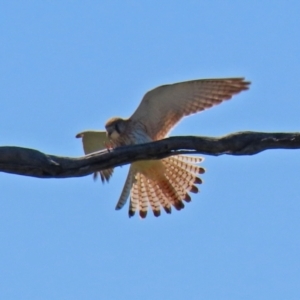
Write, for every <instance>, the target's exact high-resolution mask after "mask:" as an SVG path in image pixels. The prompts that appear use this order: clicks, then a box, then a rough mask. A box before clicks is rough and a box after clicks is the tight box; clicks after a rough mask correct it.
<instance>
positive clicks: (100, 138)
mask: <svg viewBox="0 0 300 300" xmlns="http://www.w3.org/2000/svg"><path fill="white" fill-rule="evenodd" d="M76 138H81V139H82V145H83V150H84V153H85V154H90V153H93V152H97V151H101V150H103V149H106V144H107V143H109V140H108V138H107V135H106V131H96V130H87V131H82V132H80V133H78V134H76ZM113 171H114V169H106V170H101V171H99V172H95V173H94V179H97V177H98V175H100V178H101V180H102V182H105V181H109V179H110V177H111V176H112V174H113Z"/></svg>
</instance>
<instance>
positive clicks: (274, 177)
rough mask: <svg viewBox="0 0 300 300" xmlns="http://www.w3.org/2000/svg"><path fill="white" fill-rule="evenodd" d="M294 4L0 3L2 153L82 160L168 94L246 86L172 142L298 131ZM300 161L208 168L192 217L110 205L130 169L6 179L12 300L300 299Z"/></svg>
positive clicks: (1, 280) (3, 234) (1, 290)
mask: <svg viewBox="0 0 300 300" xmlns="http://www.w3.org/2000/svg"><path fill="white" fill-rule="evenodd" d="M299 15H300V3H299V1H264V0H262V1H221V0H220V1H214V0H212V1H23V2H22V1H3V2H2V3H1V4H0V26H1V27H0V30H1V47H0V57H1V59H0V85H1V88H0V101H1V112H0V116H1V118H0V122H1V124H0V140H1V145H15V146H24V147H30V148H35V149H38V150H41V151H44V152H46V153H50V154H57V155H65V156H74V157H75V156H81V155H82V147H81V143H80V141H79V140H77V139H75V134H76V133H78V132H79V131H82V130H85V129H103V127H104V126H103V125H104V123H105V122H106V120H107V119H108V118H110V117H112V116H123V117H127V116H130V114H131V113H132V112H133V110H134V109H135V108H136V106H137V105H138V103H139V101H140V99H141V98H142V96H143V94H144V93H145V92H146V91H147V90H149V89H151V88H153V87H156V86H158V85H161V84H166V83H173V82H177V81H184V80H189V79H196V78H209V77H229V76H245V77H247V78H248V79H249V80H251V81H252V86H251V90H250V91H248V92H246V93H243V94H240V95H238V96H236V97H234V99H233V100H231V101H230V102H227V103H225V104H222V105H220V106H218V107H215V108H213V109H211V110H208V111H205V112H204V113H201V114H198V115H194V116H192V117H189V118H187V119H185V120H183V121H182V122H181V123H180V124H179V125H178V126H177V127H176V128H175V130H173V132H172V134H173V135H210V136H220V135H224V134H227V133H231V132H235V131H242V130H257V131H291V132H292V131H299V130H300V118H299V115H300V99H299V97H300V96H299V93H298V89H299V83H300V35H299V28H300V18H299ZM299 155H300V152H299V151H297V150H285V151H284V150H276V151H275V150H273V151H267V152H264V153H261V154H258V155H255V156H252V157H251V156H249V157H247V156H242V157H232V156H227V157H225V156H224V157H209V156H207V157H205V161H204V163H203V165H204V167H205V168H206V169H207V173H206V174H205V175H204V176H203V179H204V184H203V185H202V186H201V193H200V194H198V195H195V196H194V197H193V201H192V203H190V204H188V205H186V208H185V209H184V210H183V211H181V212H176V211H174V212H173V213H172V215H166V214H162V216H161V217H160V218H154V217H152V215H151V214H149V216H148V217H147V219H146V220H141V219H140V218H139V217H134V218H131V219H129V218H128V217H127V207H126V208H125V209H123V210H121V211H115V210H114V207H115V204H116V201H117V199H118V197H119V194H120V192H121V189H122V187H123V183H124V180H125V176H126V172H127V169H128V168H127V167H123V168H117V169H116V170H115V175H114V177H113V178H112V180H111V182H110V183H109V184H105V185H102V184H101V183H100V182H96V183H94V182H93V180H92V177H91V176H88V177H83V178H76V179H72V178H71V179H47V180H43V179H37V178H29V177H22V176H17V175H10V174H5V173H1V174H0V186H1V198H0V241H1V242H0V298H1V299H6V300H9V299H31V300H33V299H300V285H299V282H300V260H299V253H300V239H299V236H300V160H299Z"/></svg>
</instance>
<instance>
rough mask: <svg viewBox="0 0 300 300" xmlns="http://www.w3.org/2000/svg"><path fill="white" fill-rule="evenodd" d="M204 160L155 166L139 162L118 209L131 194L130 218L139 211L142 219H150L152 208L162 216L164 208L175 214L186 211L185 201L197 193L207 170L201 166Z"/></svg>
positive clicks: (171, 160) (171, 159) (185, 158)
mask: <svg viewBox="0 0 300 300" xmlns="http://www.w3.org/2000/svg"><path fill="white" fill-rule="evenodd" d="M202 160H203V159H202V158H201V157H193V156H184V155H180V156H173V157H169V158H165V159H162V160H159V161H152V162H151V164H149V163H148V165H146V166H145V165H143V163H141V162H139V164H137V163H133V164H132V165H131V167H130V170H129V174H128V176H127V179H126V182H125V185H124V188H123V191H122V194H121V196H120V199H119V201H118V203H117V206H116V209H121V208H122V207H123V206H124V204H125V203H126V200H127V198H128V197H129V195H130V204H129V216H130V217H132V216H133V215H134V214H135V212H136V211H139V214H140V217H141V218H145V217H146V216H147V210H148V206H150V207H151V209H152V211H153V214H154V216H156V217H158V216H160V213H161V212H160V207H163V208H164V210H165V211H166V213H171V207H172V206H173V207H174V208H175V209H176V210H181V209H183V208H184V201H185V202H190V201H191V196H190V195H189V193H190V192H191V193H197V192H198V188H197V187H196V185H197V184H200V183H202V180H201V179H200V178H199V177H198V174H203V173H204V172H205V170H204V169H203V168H202V167H200V166H198V165H197V164H198V163H200V162H201V161H202Z"/></svg>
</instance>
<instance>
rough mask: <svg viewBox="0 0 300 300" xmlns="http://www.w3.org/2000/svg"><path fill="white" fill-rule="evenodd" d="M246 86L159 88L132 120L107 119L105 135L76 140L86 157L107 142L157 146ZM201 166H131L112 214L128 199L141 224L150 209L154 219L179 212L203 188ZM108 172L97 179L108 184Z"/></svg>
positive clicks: (217, 83)
mask: <svg viewBox="0 0 300 300" xmlns="http://www.w3.org/2000/svg"><path fill="white" fill-rule="evenodd" d="M249 84H250V82H248V81H245V80H244V78H220V79H200V80H191V81H185V82H179V83H175V84H168V85H162V86H159V87H157V88H155V89H153V90H150V91H149V92H147V93H146V94H145V96H144V97H143V99H142V101H141V103H140V105H139V106H138V108H137V109H136V111H135V112H134V113H133V115H132V116H131V117H130V118H128V119H122V118H119V117H114V118H111V119H109V120H108V121H107V122H106V124H105V128H106V131H83V132H80V133H78V134H77V135H76V137H77V138H82V142H83V147H84V152H85V154H88V153H92V152H96V151H99V150H102V149H105V148H106V145H107V141H109V142H110V143H111V145H112V146H113V147H121V146H125V145H134V144H141V143H148V142H151V141H157V140H160V139H163V138H165V137H166V136H167V134H168V133H169V131H170V129H171V128H172V127H174V125H175V124H176V123H178V122H179V121H180V120H181V119H182V118H183V117H185V116H188V115H190V114H194V113H197V112H200V111H202V110H205V109H207V108H210V107H212V106H214V105H217V104H219V103H221V102H223V101H224V100H229V99H231V97H232V96H233V95H235V94H237V93H239V92H241V91H244V90H247V89H248V87H249ZM201 161H202V158H201V157H195V156H187V155H178V156H172V157H168V158H165V159H161V160H147V161H146V160H145V161H137V162H134V163H132V164H131V165H130V169H129V173H128V175H127V179H126V181H125V185H124V187H123V190H122V193H121V196H120V198H119V201H118V203H117V205H116V209H117V210H118V209H121V208H122V207H123V206H124V204H125V203H126V201H127V199H128V198H129V197H130V204H129V216H130V217H131V216H133V215H134V214H135V212H136V211H139V214H140V216H141V217H142V218H145V217H146V215H147V210H148V206H149V205H150V207H151V209H152V211H153V214H154V215H155V216H156V217H158V216H159V215H160V209H161V207H163V208H164V210H165V211H166V212H167V213H171V207H172V206H173V207H174V208H175V209H176V210H181V209H182V208H184V202H190V201H191V197H190V195H189V193H190V192H192V193H197V192H198V188H197V187H196V184H200V183H201V182H202V181H201V179H200V178H199V177H198V174H202V173H204V169H203V168H202V167H200V166H198V165H197V164H198V163H200V162H201ZM112 172H113V170H112V169H107V170H102V171H100V172H98V173H99V175H100V176H101V179H102V181H105V180H106V181H108V180H109V178H110V177H111V175H112ZM94 176H97V173H96V174H94Z"/></svg>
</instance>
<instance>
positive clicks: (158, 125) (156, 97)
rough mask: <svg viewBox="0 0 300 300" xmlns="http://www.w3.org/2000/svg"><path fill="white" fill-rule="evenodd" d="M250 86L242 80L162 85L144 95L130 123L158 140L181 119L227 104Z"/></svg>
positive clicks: (226, 79) (213, 80)
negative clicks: (134, 123) (138, 123)
mask: <svg viewBox="0 0 300 300" xmlns="http://www.w3.org/2000/svg"><path fill="white" fill-rule="evenodd" d="M249 84H250V82H247V81H245V80H244V78H223V79H222V78H221V79H200V80H192V81H185V82H180V83H175V84H170V85H163V86H160V87H157V88H155V89H153V90H151V91H149V92H147V93H146V95H145V96H144V98H143V99H142V102H141V103H140V105H139V106H138V108H137V110H136V111H135V112H134V113H133V115H132V116H131V117H130V119H131V120H132V121H137V122H140V123H142V124H143V125H144V126H145V128H146V130H147V133H148V135H149V136H150V137H151V138H152V139H153V140H159V139H162V138H164V137H165V136H166V135H167V133H168V132H169V131H170V129H171V128H172V127H173V126H174V125H175V124H176V123H177V122H178V121H179V120H180V119H181V118H183V117H185V116H188V115H190V114H193V113H196V112H199V111H202V110H204V109H207V108H209V107H211V106H214V105H217V104H219V103H221V102H223V101H224V100H229V99H230V98H231V97H232V96H233V95H235V94H237V93H239V92H241V91H244V90H247V89H248V87H249Z"/></svg>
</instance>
